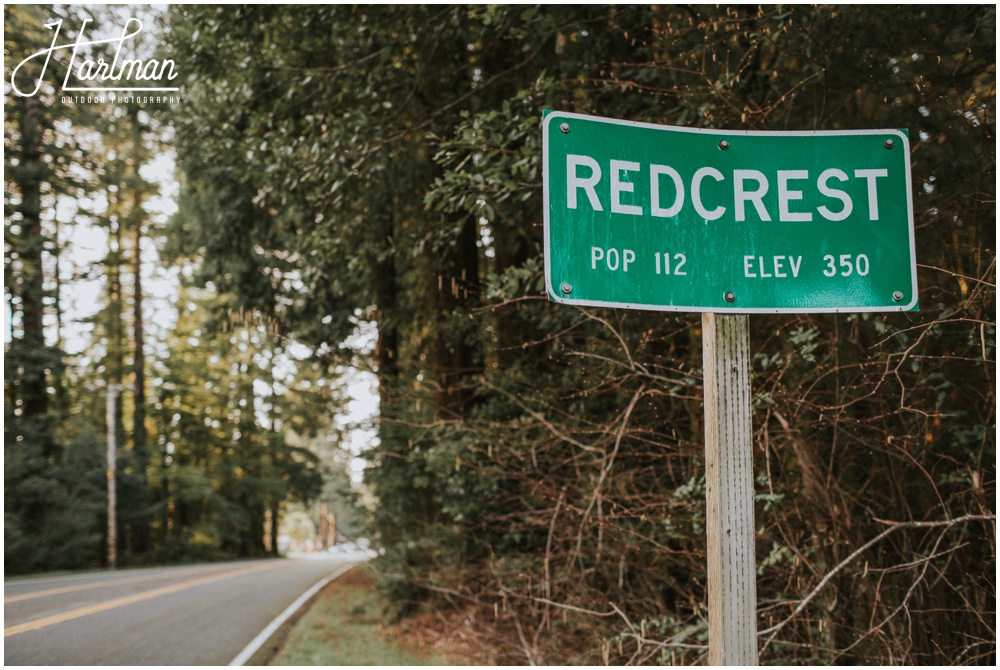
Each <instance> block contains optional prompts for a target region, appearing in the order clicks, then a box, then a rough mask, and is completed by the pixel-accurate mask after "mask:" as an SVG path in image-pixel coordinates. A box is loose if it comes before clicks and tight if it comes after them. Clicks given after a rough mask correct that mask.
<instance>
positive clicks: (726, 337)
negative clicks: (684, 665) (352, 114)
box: [701, 313, 757, 665]
mask: <svg viewBox="0 0 1000 670" xmlns="http://www.w3.org/2000/svg"><path fill="white" fill-rule="evenodd" d="M749 321H750V319H749V317H748V316H747V315H746V314H737V315H723V314H713V313H705V314H702V319H701V327H702V331H701V332H702V335H701V336H702V344H703V354H702V355H703V357H704V361H703V364H704V376H705V468H706V471H707V473H706V488H707V497H708V505H707V509H706V516H707V523H706V526H707V528H706V531H707V534H708V662H709V664H710V665H756V664H757V583H756V576H757V573H756V568H755V560H754V519H753V459H752V453H751V452H752V438H753V432H752V430H751V424H750V419H751V406H750V398H751V393H750V326H749Z"/></svg>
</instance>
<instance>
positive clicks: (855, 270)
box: [542, 112, 917, 665]
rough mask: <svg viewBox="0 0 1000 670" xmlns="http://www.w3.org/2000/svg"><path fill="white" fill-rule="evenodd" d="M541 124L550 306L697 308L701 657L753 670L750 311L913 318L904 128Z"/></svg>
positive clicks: (576, 119) (560, 115)
mask: <svg viewBox="0 0 1000 670" xmlns="http://www.w3.org/2000/svg"><path fill="white" fill-rule="evenodd" d="M542 129H543V130H542V135H543V137H542V144H543V152H544V153H543V161H542V163H543V183H544V200H545V211H544V216H545V281H546V289H547V291H548V294H549V298H550V299H552V300H555V301H556V302H561V303H568V304H571V305H581V306H591V307H620V308H625V309H651V310H664V311H682V312H702V343H703V350H704V352H703V367H704V400H705V466H706V486H705V488H706V503H707V504H706V536H707V559H708V560H707V574H708V580H707V581H708V589H707V590H708V593H707V602H708V623H709V642H708V662H709V664H711V665H755V664H756V662H757V625H756V617H757V612H756V566H755V554H754V535H755V527H754V514H753V513H754V504H753V467H752V461H753V458H752V456H753V452H752V436H753V431H752V429H751V419H752V415H753V410H752V403H751V397H752V394H751V387H750V370H751V368H750V328H749V318H748V317H747V316H746V314H748V313H752V312H764V313H767V312H771V313H775V312H879V311H882V312H886V311H903V310H913V309H916V308H917V269H916V255H915V251H914V239H913V205H912V202H913V198H912V194H911V190H910V158H909V157H910V146H909V139H908V137H907V135H906V131H902V130H860V131H832V132H749V131H722V130H701V129H691V128H674V127H670V126H657V125H651V124H645V123H633V122H630V121H622V120H616V119H605V118H599V117H593V116H583V115H580V114H570V113H566V112H549V113H547V114H546V115H545V118H544V120H543V122H542ZM717 312H718V314H717Z"/></svg>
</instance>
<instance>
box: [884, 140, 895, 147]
mask: <svg viewBox="0 0 1000 670" xmlns="http://www.w3.org/2000/svg"><path fill="white" fill-rule="evenodd" d="M894 146H896V143H895V142H893V141H892V140H886V141H885V148H886V149H891V148H893V147H894Z"/></svg>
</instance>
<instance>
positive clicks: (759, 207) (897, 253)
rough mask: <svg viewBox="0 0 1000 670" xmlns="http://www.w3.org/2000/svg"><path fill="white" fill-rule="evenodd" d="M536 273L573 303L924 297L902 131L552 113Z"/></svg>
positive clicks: (693, 305)
mask: <svg viewBox="0 0 1000 670" xmlns="http://www.w3.org/2000/svg"><path fill="white" fill-rule="evenodd" d="M542 127H543V131H542V132H543V146H544V149H543V151H544V155H543V165H544V168H543V169H544V196H545V279H546V284H547V289H548V294H549V297H550V298H551V299H552V300H555V301H557V302H562V303H568V304H573V305H588V306H597V307H623V308H630V309H652V310H672V311H691V312H877V311H903V310H912V309H916V307H917V273H916V256H915V253H914V244H913V205H912V202H913V198H912V194H911V191H910V161H909V155H910V144H909V139H908V137H907V135H906V133H905V131H900V130H860V131H832V132H748V131H721V130H702V129H692V128H676V127H671V126H659V125H651V124H645V123H633V122H629V121H621V120H615V119H604V118H599V117H593V116H583V115H580V114H570V113H566V112H549V113H548V114H547V115H546V116H545V120H544V122H543V126H542Z"/></svg>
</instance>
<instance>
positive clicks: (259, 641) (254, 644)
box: [229, 563, 358, 665]
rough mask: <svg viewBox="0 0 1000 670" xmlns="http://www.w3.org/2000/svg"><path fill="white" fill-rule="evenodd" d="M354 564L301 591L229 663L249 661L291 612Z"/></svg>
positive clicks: (343, 567)
mask: <svg viewBox="0 0 1000 670" xmlns="http://www.w3.org/2000/svg"><path fill="white" fill-rule="evenodd" d="M356 565H358V564H357V563H348V564H346V565H342V566H341V567H340V569H338V570H336V571H334V572H333V573H332V574H330V575H327V576H326V577H324V578H323V579H321V580H319V581H318V582H316V583H315V584H313V585H312V587H311V588H310V589H309V590H308V591H306V592H305V593H303V594H302V595H301V596H299V597H298V598H297V599H296V600H295V602H293V603H292V604H291V605H289V606H288V607H286V608H285V611H284V612H282V613H281V614H279V615H278V618H276V619H275V620H274V621H272V622H271V623H269V624H268V625H267V628H265V629H264V630H262V631H261V632H260V633H258V634H257V637H255V638H254V639H253V640H251V641H250V644H248V645H247V646H246V647H244V648H243V651H241V652H240V653H238V654H237V655H236V658H234V659H233V660H231V661H230V662H229V665H244V664H246V662H247V661H249V660H250V659H251V658H252V657H253V655H254V654H256V653H257V650H259V649H260V648H261V647H263V646H264V644H265V643H266V642H267V641H268V639H270V637H271V636H272V635H274V633H275V631H277V630H278V629H279V628H281V625H282V624H283V623H285V622H286V621H288V619H289V618H290V617H291V616H292V615H293V614H295V613H296V612H297V611H299V608H300V607H302V606H303V605H305V604H306V601H307V600H309V599H310V598H312V597H313V596H314V595H316V593H317V592H319V590H320V589H321V588H323V587H324V586H326V585H327V584H329V583H330V582H332V581H333V580H334V579H336V578H337V577H339V576H341V575H342V574H344V573H345V572H347V571H348V570H350V569H351V568H353V567H355V566H356Z"/></svg>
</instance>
